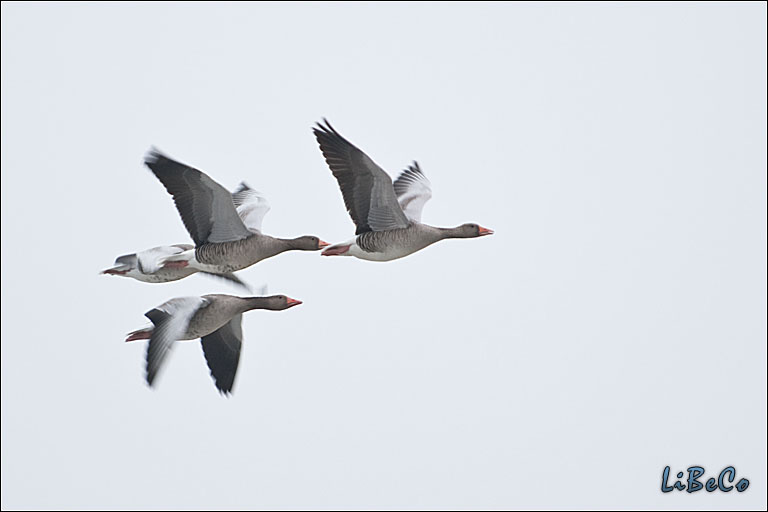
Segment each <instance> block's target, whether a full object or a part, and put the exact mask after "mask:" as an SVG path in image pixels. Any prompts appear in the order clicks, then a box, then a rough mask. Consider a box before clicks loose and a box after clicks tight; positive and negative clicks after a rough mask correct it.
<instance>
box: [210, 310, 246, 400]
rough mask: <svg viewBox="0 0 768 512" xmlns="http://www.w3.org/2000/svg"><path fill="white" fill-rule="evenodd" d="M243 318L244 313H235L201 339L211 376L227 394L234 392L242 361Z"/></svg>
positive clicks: (219, 388)
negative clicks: (238, 369) (230, 318)
mask: <svg viewBox="0 0 768 512" xmlns="http://www.w3.org/2000/svg"><path fill="white" fill-rule="evenodd" d="M242 320H243V315H242V314H239V315H235V316H233V317H232V320H230V321H229V322H227V323H226V324H224V325H223V326H222V327H220V328H219V329H218V330H216V331H214V332H212V333H211V334H209V335H208V336H203V338H202V340H201V341H202V346H203V354H205V361H206V362H207V363H208V368H209V369H210V370H211V377H213V381H214V383H215V384H216V388H217V389H218V390H219V391H220V392H221V393H223V394H225V395H227V394H229V393H231V392H232V386H233V385H234V383H235V375H236V374H237V366H238V363H239V362H240V348H241V346H242V344H243V329H242Z"/></svg>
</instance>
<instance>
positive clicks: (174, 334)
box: [145, 297, 209, 386]
mask: <svg viewBox="0 0 768 512" xmlns="http://www.w3.org/2000/svg"><path fill="white" fill-rule="evenodd" d="M208 304H209V301H208V300H207V299H204V298H203V297H179V298H175V299H171V300H169V301H168V302H166V303H164V304H161V305H160V306H158V307H156V308H155V309H152V310H150V311H147V312H146V313H145V316H146V317H147V318H149V319H150V320H151V321H152V323H153V324H154V325H155V328H154V329H153V330H152V336H151V337H150V339H149V344H148V345H147V383H148V384H149V385H150V386H152V384H153V382H154V381H155V377H157V372H158V371H159V370H160V368H161V367H162V365H163V363H164V362H165V359H166V357H167V356H168V352H170V350H171V347H173V343H174V342H175V341H176V340H180V339H182V338H183V337H184V334H185V333H186V332H187V327H188V326H189V321H190V319H191V318H192V316H194V314H195V313H196V312H197V311H198V310H199V309H200V308H201V307H205V306H207V305H208Z"/></svg>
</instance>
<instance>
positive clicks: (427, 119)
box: [0, 2, 766, 509]
mask: <svg viewBox="0 0 768 512" xmlns="http://www.w3.org/2000/svg"><path fill="white" fill-rule="evenodd" d="M323 116H326V117H327V118H328V119H329V120H330V121H331V122H332V123H333V124H334V126H335V127H336V128H337V129H338V130H339V131H340V132H341V133H342V134H343V135H344V136H346V137H347V138H349V139H350V140H351V141H352V142H353V143H355V144H357V145H358V146H359V147H360V148H361V149H363V150H364V151H366V152H367V153H368V154H369V155H370V156H371V157H372V158H373V159H374V160H375V161H376V162H377V163H378V164H380V165H381V166H382V167H384V168H385V169H387V170H388V171H389V172H390V173H391V174H396V173H397V172H399V171H400V170H401V169H403V168H404V167H405V166H406V165H407V164H408V163H409V162H410V161H411V160H413V159H417V160H418V161H419V163H420V164H421V165H422V168H423V169H424V171H425V173H426V174H427V176H428V177H429V178H430V179H431V181H432V183H433V189H434V197H433V199H432V200H431V201H430V202H429V203H428V204H427V206H426V208H425V210H424V221H425V222H427V223H430V224H434V225H439V226H454V225H458V224H461V223H463V222H477V223H480V224H481V225H484V226H487V227H490V228H493V229H494V230H496V234H495V235H494V236H492V237H488V238H482V239H477V240H451V241H446V242H441V243H439V244H437V245H435V246H433V247H430V248H428V249H427V250H424V251H422V252H420V253H417V254H415V255H413V256H411V257H408V258H405V259H402V260H399V261H395V262H390V263H386V264H380V263H372V262H365V261H360V260H355V259H352V258H322V257H320V256H319V254H317V253H302V252H295V253H288V254H284V255H281V256H279V257H276V258H273V259H270V260H267V261H264V262H262V263H259V264H257V265H255V266H253V267H251V268H248V269H246V270H245V271H242V272H241V273H240V276H241V277H242V278H243V279H246V280H247V281H249V282H250V283H252V284H254V285H258V284H261V283H263V282H266V283H268V285H269V288H270V292H273V293H285V294H288V295H290V296H293V297H296V298H299V299H301V300H303V301H304V305H302V306H300V307H298V308H294V309H291V310H289V311H285V312H280V313H273V312H261V311H256V312H252V313H249V314H247V315H245V317H244V325H243V328H244V335H245V341H244V350H243V354H242V358H241V365H240V371H239V374H238V379H237V381H236V383H235V393H234V395H233V397H232V398H230V399H224V398H222V397H220V396H219V394H218V393H217V392H216V390H215V388H214V386H213V383H212V381H211V378H210V376H209V374H208V369H207V367H206V365H205V361H204V359H203V356H202V351H201V349H200V346H199V343H182V344H178V345H177V346H176V348H175V349H174V352H173V353H172V356H171V358H170V359H169V364H168V366H167V368H166V369H165V372H164V373H163V374H162V375H161V377H160V379H159V381H158V386H157V389H156V390H154V391H153V390H150V389H148V388H147V386H146V384H145V383H144V380H143V379H144V376H143V374H144V371H143V365H144V351H145V345H144V344H143V343H140V342H137V343H133V344H125V343H123V339H124V335H125V333H127V332H128V331H130V330H132V329H134V328H137V327H140V326H142V325H144V324H145V322H146V319H145V318H144V317H143V313H144V312H145V311H147V310H148V309H150V308H152V307H154V306H156V305H157V304H160V303H161V302H163V301H164V300H166V299H168V298H170V297H175V296H184V295H195V294H204V293H215V292H223V293H234V294H240V293H241V292H240V291H239V290H237V289H236V288H233V287H231V286H229V285H228V284H226V283H223V282H220V281H218V280H213V279H208V278H206V277H203V276H192V277H190V278H187V279H185V280H183V281H179V282H176V283H170V284H164V285H150V284H144V283H139V282H136V281H131V280H127V279H120V278H114V277H109V276H101V275H98V274H97V272H98V271H100V270H102V269H104V268H106V267H108V266H110V265H111V263H112V261H113V259H114V258H115V257H116V256H117V255H119V254H123V253H126V252H132V251H134V250H140V249H145V248H149V247H153V246H155V245H160V244H167V243H180V242H188V241H189V236H188V235H187V233H186V231H185V230H184V227H183V225H182V223H181V220H180V218H179V216H178V214H177V213H176V210H175V208H174V206H173V202H172V200H171V198H170V196H169V195H168V194H167V193H166V192H165V190H164V189H163V187H162V186H161V184H160V183H159V182H158V181H157V179H155V178H154V176H152V174H151V173H150V172H149V171H148V170H147V169H146V168H144V167H143V165H142V156H143V154H144V152H145V151H146V150H147V149H148V148H149V147H150V145H157V146H158V147H159V148H160V149H162V150H163V151H165V152H167V153H168V154H169V155H171V156H173V157H176V158H178V159H180V160H181V161H183V162H185V163H189V164H191V165H194V166H196V167H198V168H200V169H202V170H204V171H205V172H208V173H209V174H210V175H211V176H212V177H213V178H214V179H216V180H218V181H219V182H220V183H221V184H222V185H224V186H226V187H229V188H233V187H235V186H236V185H237V183H238V182H239V181H240V180H241V179H246V180H247V181H248V182H249V183H250V184H251V185H252V186H253V187H255V188H257V189H258V190H261V191H263V192H264V193H265V194H266V195H267V197H268V198H269V200H270V202H271V204H272V211H271V212H270V213H269V214H268V216H267V217H266V219H265V222H264V230H265V232H267V233H269V234H273V235H277V236H283V237H289V236H299V235H303V234H316V235H318V236H320V237H321V238H323V239H324V240H327V241H329V242H338V241H343V240H346V239H348V238H350V237H351V235H352V234H353V230H354V227H353V224H352V222H351V220H350V219H349V217H348V215H347V214H346V212H345V210H344V206H343V201H342V198H341V194H340V192H339V190H338V187H337V184H336V181H335V180H334V179H333V177H332V175H331V173H330V171H329V170H328V168H327V167H326V164H325V162H324V160H323V158H322V156H321V154H320V151H319V150H318V148H317V144H316V142H315V140H314V138H313V136H312V134H311V131H310V128H311V126H312V124H313V123H314V122H315V121H318V120H320V119H321V117H323ZM765 310H766V5H765V4H764V3H749V4H727V5H726V4H706V5H702V4H692V3H687V4H676V5H667V4H664V5H662V4H651V5H630V4H611V5H603V4H600V5H597V4H591V5H572V4H568V5H565V4H549V5H545V4H492V5H483V4H474V3H473V4H471V5H470V4H463V5H462V4H449V5H440V4H436V5H433V4H430V5H426V4H421V5H402V4H387V5H346V4H344V5H341V4H336V5H315V4H313V5H300V4H287V5H269V4H258V5H242V4H216V5H202V4H188V5H184V4H173V5H162V4H161V5H154V4H152V5H149V4H140V5H122V4H108V5H94V4H80V5H58V4H57V5H54V4H31V5H30V4H23V5H22V4H18V3H8V2H3V4H2V457H1V458H0V460H1V461H2V507H3V509H15V508H37V507H42V508H54V507H55V508H74V509H76V508H88V509H98V508H101V507H106V508H132V507H138V508H154V507H159V508H170V507H181V508H211V507H215V508H230V507H232V508H280V509H286V508H337V507H338V508H355V507H364V508H407V507H416V508H443V507H448V508H475V507H488V508H510V507H512V508H523V507H531V508H542V507H576V508H591V507H597V508H608V507H633V508H635V507H669V508H698V507H705V508H743V507H747V508H765V507H766V440H765V439H766V343H765V340H766V316H765ZM697 464H698V465H703V466H704V467H705V468H706V469H707V472H708V474H709V473H712V474H713V475H715V476H716V473H718V472H719V471H720V470H721V469H722V468H723V467H725V466H727V465H734V466H735V467H736V469H737V471H738V475H739V478H740V477H742V476H745V477H747V478H749V479H750V481H751V486H750V488H749V490H748V491H747V492H745V493H742V494H738V493H736V492H731V493H729V494H724V493H720V492H718V493H714V494H708V493H706V492H699V493H696V494H692V495H689V494H688V493H674V494H673V495H662V493H661V492H660V491H659V486H660V480H661V472H662V469H663V467H664V466H665V465H671V466H672V467H673V471H678V470H682V469H684V468H687V467H688V466H690V465H697Z"/></svg>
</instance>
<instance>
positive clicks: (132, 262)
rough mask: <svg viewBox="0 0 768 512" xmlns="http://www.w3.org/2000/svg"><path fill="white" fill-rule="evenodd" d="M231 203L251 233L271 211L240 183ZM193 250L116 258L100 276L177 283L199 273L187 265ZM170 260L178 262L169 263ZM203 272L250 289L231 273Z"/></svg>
mask: <svg viewBox="0 0 768 512" xmlns="http://www.w3.org/2000/svg"><path fill="white" fill-rule="evenodd" d="M232 202H233V204H234V205H235V208H236V210H237V214H238V216H239V217H240V219H241V220H242V221H243V224H245V226H246V227H247V228H248V229H249V230H250V231H253V232H254V233H257V232H261V223H262V220H263V219H264V215H266V214H267V212H268V211H269V209H270V206H269V202H268V201H267V198H266V197H264V196H263V195H262V194H261V193H260V192H257V191H256V190H254V189H252V188H251V187H250V186H248V184H247V183H245V182H244V181H243V182H241V183H240V185H239V186H238V187H237V189H236V190H235V191H234V192H233V193H232ZM194 248H195V246H194V245H190V244H174V245H162V246H160V247H153V248H152V249H147V250H145V251H141V252H137V253H131V254H124V255H122V256H118V257H117V259H115V263H114V265H113V266H112V267H111V268H108V269H106V270H103V271H102V272H101V273H102V274H109V275H115V276H123V277H130V278H133V279H136V280H138V281H143V282H145V283H168V282H171V281H178V280H179V279H184V278H185V277H187V276H190V275H192V274H194V273H197V272H202V271H199V270H197V269H195V268H193V267H190V266H189V262H190V261H192V260H193V259H194V256H195V253H194V251H193V249H194ZM172 257H175V258H177V259H176V260H171V261H169V259H170V258H172ZM203 273H204V274H207V275H212V276H217V277H221V278H224V279H228V280H229V281H232V282H234V283H235V284H238V285H240V286H242V287H244V288H245V289H249V288H248V285H247V284H245V283H244V282H243V281H241V280H240V279H239V278H238V277H237V276H235V274H233V273H231V272H228V273H225V274H215V273H210V272H203Z"/></svg>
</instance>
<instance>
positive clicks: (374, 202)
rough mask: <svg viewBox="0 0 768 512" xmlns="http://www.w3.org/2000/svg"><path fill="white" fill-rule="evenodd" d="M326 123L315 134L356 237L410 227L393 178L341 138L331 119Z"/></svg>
mask: <svg viewBox="0 0 768 512" xmlns="http://www.w3.org/2000/svg"><path fill="white" fill-rule="evenodd" d="M323 121H324V122H325V125H322V124H321V123H318V124H317V127H316V128H313V132H314V134H315V137H316V138H317V142H318V144H320V151H322V153H323V156H324V157H325V161H326V162H327V163H328V167H330V168H331V172H332V173H333V175H334V177H335V178H336V180H337V181H338V182H339V187H340V188H341V194H342V196H343V197H344V204H345V205H346V207H347V211H348V212H349V215H350V216H351V217H352V221H353V222H354V223H355V225H356V226H357V230H356V231H355V234H358V235H359V234H360V233H365V232H366V231H385V230H389V229H402V228H405V227H407V226H408V219H407V218H406V216H405V214H404V213H403V210H402V209H401V208H400V205H399V204H398V203H397V196H396V195H395V191H394V189H393V188H392V179H391V178H390V177H389V175H388V174H387V173H386V172H384V170H383V169H382V168H381V167H379V166H378V165H376V164H375V163H374V162H373V160H371V159H370V158H369V157H368V155H366V154H365V153H363V152H362V151H360V150H359V149H358V148H357V147H355V146H354V145H353V144H352V143H350V142H349V141H348V140H347V139H345V138H344V137H342V136H341V135H339V133H338V132H337V131H336V130H334V128H333V127H332V126H331V124H330V123H329V122H328V120H327V119H324V120H323Z"/></svg>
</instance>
